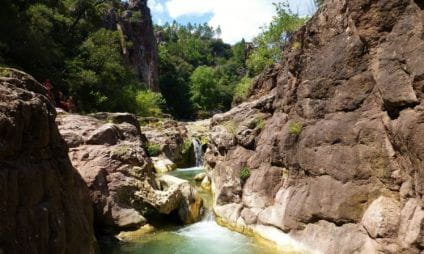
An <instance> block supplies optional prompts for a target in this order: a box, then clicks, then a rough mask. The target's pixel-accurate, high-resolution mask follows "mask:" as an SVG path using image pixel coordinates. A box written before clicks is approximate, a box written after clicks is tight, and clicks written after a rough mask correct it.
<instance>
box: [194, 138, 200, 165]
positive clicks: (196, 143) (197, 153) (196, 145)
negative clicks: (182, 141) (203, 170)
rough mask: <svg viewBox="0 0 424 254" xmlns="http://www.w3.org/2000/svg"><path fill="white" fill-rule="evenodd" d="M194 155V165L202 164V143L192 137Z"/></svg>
mask: <svg viewBox="0 0 424 254" xmlns="http://www.w3.org/2000/svg"><path fill="white" fill-rule="evenodd" d="M192 142H193V147H194V155H195V156H196V167H201V166H203V150H202V144H201V143H200V141H199V140H198V139H197V138H193V141H192Z"/></svg>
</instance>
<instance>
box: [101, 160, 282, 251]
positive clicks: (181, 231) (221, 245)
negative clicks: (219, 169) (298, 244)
mask: <svg viewBox="0 0 424 254" xmlns="http://www.w3.org/2000/svg"><path fill="white" fill-rule="evenodd" d="M200 172H202V168H190V169H180V170H177V171H174V172H172V173H170V174H171V175H174V176H176V177H179V178H182V179H186V180H189V181H190V182H191V183H192V184H193V185H195V186H196V183H195V182H194V180H193V177H194V176H195V175H196V174H198V173H200ZM198 190H199V194H200V195H201V196H202V198H204V199H207V200H205V201H206V203H210V200H211V197H210V196H211V195H210V193H207V192H203V191H201V190H200V189H199V188H198ZM103 253H107V254H274V253H275V252H273V251H272V250H270V249H267V248H265V247H264V246H261V245H258V244H256V242H255V241H254V240H253V239H251V238H249V237H246V236H244V235H242V234H239V233H236V232H233V231H230V230H228V229H226V228H223V227H221V226H219V225H218V224H217V223H216V222H215V221H214V220H213V218H212V215H211V214H210V213H209V215H208V216H206V218H204V219H203V220H202V221H200V222H198V223H195V224H192V225H188V226H183V227H176V228H172V229H167V230H160V231H156V232H155V233H152V234H149V235H146V236H144V237H143V238H142V239H139V240H137V241H134V242H130V243H123V244H119V245H117V246H113V247H108V248H107V249H106V250H105V251H103Z"/></svg>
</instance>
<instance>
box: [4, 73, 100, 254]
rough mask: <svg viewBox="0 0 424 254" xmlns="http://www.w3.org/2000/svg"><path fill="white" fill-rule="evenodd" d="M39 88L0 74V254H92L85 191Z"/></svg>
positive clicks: (93, 241) (94, 246) (20, 78)
mask: <svg viewBox="0 0 424 254" xmlns="http://www.w3.org/2000/svg"><path fill="white" fill-rule="evenodd" d="M55 117H56V112H55V109H54V108H53V106H52V104H51V103H50V101H49V100H48V98H47V93H46V91H45V90H44V88H43V87H42V85H41V84H40V83H38V82H37V81H36V80H34V79H33V78H32V77H31V76H29V75H28V74H26V73H23V72H20V71H17V70H14V69H6V68H0V253H8V254H9V253H10V254H14V253H66V254H71V253H95V252H96V250H97V244H96V239H95V237H94V229H93V211H92V205H91V202H90V199H89V195H88V189H87V187H86V185H85V183H84V181H83V180H82V178H81V176H80V174H79V173H78V171H77V170H75V168H74V167H73V166H72V164H71V162H70V161H69V158H68V154H67V152H68V148H67V147H66V144H65V142H64V141H63V139H62V137H61V136H60V134H59V131H58V129H57V126H56V124H55Z"/></svg>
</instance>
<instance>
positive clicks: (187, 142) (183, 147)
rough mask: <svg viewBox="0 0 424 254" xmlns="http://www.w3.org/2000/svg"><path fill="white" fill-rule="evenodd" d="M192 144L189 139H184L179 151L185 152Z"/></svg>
mask: <svg viewBox="0 0 424 254" xmlns="http://www.w3.org/2000/svg"><path fill="white" fill-rule="evenodd" d="M192 146H193V142H192V141H191V140H190V139H185V140H184V143H183V146H182V149H181V153H182V154H187V153H188V152H189V151H190V149H191V147H192Z"/></svg>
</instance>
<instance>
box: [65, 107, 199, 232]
mask: <svg viewBox="0 0 424 254" xmlns="http://www.w3.org/2000/svg"><path fill="white" fill-rule="evenodd" d="M57 123H58V125H59V130H60V133H61V134H62V136H63V137H64V138H65V140H66V142H67V143H68V145H69V146H70V150H69V157H70V158H71V161H72V163H73V165H74V166H75V168H76V169H77V170H78V171H79V172H80V174H81V175H82V177H83V179H84V180H85V182H86V183H87V185H88V188H89V189H90V196H91V199H92V201H93V203H94V207H95V209H94V211H95V222H96V227H98V228H100V230H107V229H111V230H113V231H122V230H128V229H135V228H138V227H141V226H143V225H145V224H146V223H147V222H148V220H149V218H150V217H151V216H153V215H155V214H165V215H168V214H171V212H173V211H176V212H178V211H179V207H180V206H181V205H182V204H186V203H187V204H190V205H191V204H192V203H194V202H195V200H194V199H193V198H192V197H191V196H190V197H188V196H187V195H183V191H182V190H181V188H180V184H177V183H175V184H174V185H172V184H169V185H168V186H169V188H166V189H165V188H161V187H160V185H158V184H157V182H156V177H155V175H154V170H153V165H152V161H151V158H150V157H149V156H148V155H147V153H146V152H145V146H146V144H147V139H146V137H145V136H144V134H142V133H141V131H140V126H139V124H138V120H137V118H136V117H135V116H134V115H131V114H126V113H98V114H94V115H92V116H81V115H71V114H62V115H59V116H58V118H57ZM189 188H191V187H190V186H189ZM190 190H191V189H190ZM192 191H194V190H192ZM196 195H197V193H195V192H194V193H193V196H196ZM180 218H181V221H182V222H186V221H187V220H186V217H180ZM198 218H200V214H198V216H197V217H196V219H198Z"/></svg>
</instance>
